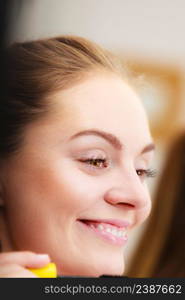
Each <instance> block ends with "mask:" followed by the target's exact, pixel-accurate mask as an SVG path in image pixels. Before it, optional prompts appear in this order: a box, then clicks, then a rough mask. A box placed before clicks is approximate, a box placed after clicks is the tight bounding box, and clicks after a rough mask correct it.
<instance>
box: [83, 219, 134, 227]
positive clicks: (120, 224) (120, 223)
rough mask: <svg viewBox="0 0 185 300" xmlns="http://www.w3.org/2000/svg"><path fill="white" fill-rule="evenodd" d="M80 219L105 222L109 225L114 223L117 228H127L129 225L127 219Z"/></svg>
mask: <svg viewBox="0 0 185 300" xmlns="http://www.w3.org/2000/svg"><path fill="white" fill-rule="evenodd" d="M80 221H92V222H98V223H106V224H110V225H114V226H116V227H118V228H122V227H124V228H127V227H129V226H130V222H129V221H127V220H120V219H81V220H80Z"/></svg>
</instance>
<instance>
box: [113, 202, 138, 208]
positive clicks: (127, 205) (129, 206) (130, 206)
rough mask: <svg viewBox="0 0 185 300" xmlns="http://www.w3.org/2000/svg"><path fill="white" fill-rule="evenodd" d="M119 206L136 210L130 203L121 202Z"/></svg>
mask: <svg viewBox="0 0 185 300" xmlns="http://www.w3.org/2000/svg"><path fill="white" fill-rule="evenodd" d="M117 205H119V206H121V207H123V206H124V207H128V208H134V207H135V205H133V204H130V203H124V202H120V203H117Z"/></svg>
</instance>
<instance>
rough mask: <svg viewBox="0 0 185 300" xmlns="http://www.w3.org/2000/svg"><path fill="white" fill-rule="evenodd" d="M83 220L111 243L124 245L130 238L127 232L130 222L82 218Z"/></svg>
mask: <svg viewBox="0 0 185 300" xmlns="http://www.w3.org/2000/svg"><path fill="white" fill-rule="evenodd" d="M81 222H82V224H84V225H85V226H86V227H88V229H90V230H92V231H93V232H94V233H95V234H97V235H98V236H99V237H101V238H103V239H104V240H106V241H108V242H110V243H111V244H114V245H119V246H123V245H124V244H125V243H126V242H127V240H128V236H127V233H126V229H127V227H128V226H129V223H128V222H125V221H119V220H111V221H110V220H108V221H107V220H81Z"/></svg>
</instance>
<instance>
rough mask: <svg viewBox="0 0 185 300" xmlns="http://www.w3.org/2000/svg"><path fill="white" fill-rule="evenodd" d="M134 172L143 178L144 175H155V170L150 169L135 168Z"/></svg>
mask: <svg viewBox="0 0 185 300" xmlns="http://www.w3.org/2000/svg"><path fill="white" fill-rule="evenodd" d="M136 173H137V175H138V176H139V177H142V178H145V177H155V176H156V173H157V172H156V170H152V169H146V170H145V169H139V170H136Z"/></svg>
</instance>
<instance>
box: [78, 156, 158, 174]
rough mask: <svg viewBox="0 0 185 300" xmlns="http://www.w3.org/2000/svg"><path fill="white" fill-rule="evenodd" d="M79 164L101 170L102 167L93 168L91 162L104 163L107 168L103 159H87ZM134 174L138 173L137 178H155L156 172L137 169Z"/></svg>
mask: <svg viewBox="0 0 185 300" xmlns="http://www.w3.org/2000/svg"><path fill="white" fill-rule="evenodd" d="M80 162H82V163H86V164H88V165H90V166H91V167H92V168H96V169H102V167H97V166H93V165H92V164H91V163H92V162H96V163H106V165H105V167H104V168H107V167H108V161H107V160H106V159H105V158H88V159H85V160H80ZM136 173H137V174H138V173H140V175H139V174H138V176H139V177H145V176H146V177H155V176H156V170H153V169H139V170H136Z"/></svg>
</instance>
